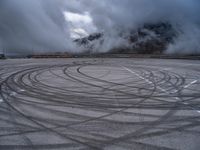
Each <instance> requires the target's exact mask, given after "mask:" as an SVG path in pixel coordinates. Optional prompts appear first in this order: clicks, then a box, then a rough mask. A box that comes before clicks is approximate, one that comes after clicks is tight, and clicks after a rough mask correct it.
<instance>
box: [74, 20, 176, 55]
mask: <svg viewBox="0 0 200 150" xmlns="http://www.w3.org/2000/svg"><path fill="white" fill-rule="evenodd" d="M104 36H105V34H104V33H94V34H91V35H89V36H87V37H84V38H80V39H76V40H74V42H75V43H77V45H79V46H81V47H84V48H85V50H86V51H87V52H92V51H93V50H94V49H95V44H96V43H97V42H99V43H100V44H103V43H104V42H106V40H105V39H104ZM119 36H120V37H121V38H123V39H125V41H127V43H128V46H118V47H115V48H112V49H110V50H109V53H139V54H155V53H156V54H157V53H158V54H160V53H162V52H163V51H164V50H165V49H166V48H167V46H168V44H169V43H172V42H173V39H174V38H175V37H176V36H177V33H176V31H175V30H174V29H173V27H172V25H171V24H169V23H158V24H145V25H144V26H143V27H141V28H139V29H138V30H136V31H130V32H129V33H127V32H126V34H125V33H123V32H121V33H120V34H119Z"/></svg>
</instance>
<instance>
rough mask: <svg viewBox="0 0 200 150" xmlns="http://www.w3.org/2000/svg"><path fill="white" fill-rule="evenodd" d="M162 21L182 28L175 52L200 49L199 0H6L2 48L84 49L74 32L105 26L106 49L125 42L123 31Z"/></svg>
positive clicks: (2, 2)
mask: <svg viewBox="0 0 200 150" xmlns="http://www.w3.org/2000/svg"><path fill="white" fill-rule="evenodd" d="M159 22H168V23H170V24H172V25H173V27H174V28H176V30H177V31H179V32H180V33H181V34H180V36H179V37H178V38H177V39H176V41H175V42H174V43H173V44H171V45H169V47H168V51H169V52H173V51H180V49H181V50H182V51H188V49H189V50H190V51H198V50H199V39H200V29H199V26H200V1H199V0H0V48H1V49H5V50H6V51H8V52H16V53H30V52H37V51H41V52H46V51H81V49H79V48H77V47H76V46H75V45H74V43H73V42H72V38H78V37H83V36H87V35H89V34H91V33H94V32H104V33H105V34H106V37H105V38H107V41H108V42H107V45H102V47H101V48H100V49H102V50H103V49H104V50H109V49H110V48H111V47H112V46H113V45H115V44H117V43H119V38H120V37H117V35H118V34H117V33H118V32H124V33H126V32H127V33H128V32H130V30H137V29H138V28H140V27H142V26H143V25H144V24H146V23H153V24H156V23H159ZM105 44H106V43H105Z"/></svg>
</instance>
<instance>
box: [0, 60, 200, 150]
mask: <svg viewBox="0 0 200 150" xmlns="http://www.w3.org/2000/svg"><path fill="white" fill-rule="evenodd" d="M155 66H156V65H155ZM155 66H148V65H147V64H146V65H141V64H134V65H133V64H131V65H130V64H128V63H124V64H123V63H120V62H119V61H118V60H115V61H114V63H113V62H112V61H105V62H103V61H99V60H98V61H96V60H95V61H93V60H89V61H79V62H72V63H63V64H59V63H58V64H56V63H55V64H50V65H48V64H45V65H44V64H38V65H29V66H27V67H25V68H22V67H17V68H16V69H15V71H12V72H10V73H9V71H10V70H9V69H8V72H6V69H3V70H2V71H1V72H0V75H1V80H0V84H1V93H0V95H1V97H2V99H3V101H4V103H2V104H0V111H1V115H0V119H1V121H0V129H2V131H0V149H20V150H21V149H22V150H23V149H116V148H119V149H132V148H133V147H134V148H135V149H173V148H175V149H178V148H177V147H178V145H175V146H174V147H173V145H167V144H163V145H162V143H160V144H155V143H154V142H153V140H152V139H157V138H161V139H162V138H163V139H165V137H167V136H168V135H174V138H176V136H177V134H179V133H181V134H185V135H190V134H191V135H192V136H195V137H199V136H200V132H199V131H200V130H198V129H199V121H200V120H199V119H200V117H199V114H198V111H199V110H200V107H199V100H200V90H199V87H200V86H199V81H198V80H199V77H200V75H199V72H198V71H197V70H195V69H193V68H186V69H185V68H181V67H180V68H178V69H179V70H180V71H174V70H173V69H172V70H162V69H157V68H156V67H155ZM171 67H172V68H173V66H171ZM4 68H6V66H5V67H4ZM175 69H177V68H175ZM182 70H186V71H188V70H190V71H191V72H193V73H191V74H190V76H186V75H185V72H184V71H182ZM181 71H182V72H181ZM194 81H195V82H194ZM10 114H12V115H10ZM13 117H14V118H13ZM1 122H2V123H1ZM194 133H195V134H194ZM44 137H45V138H46V140H44ZM166 142H167V141H166Z"/></svg>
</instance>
